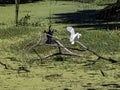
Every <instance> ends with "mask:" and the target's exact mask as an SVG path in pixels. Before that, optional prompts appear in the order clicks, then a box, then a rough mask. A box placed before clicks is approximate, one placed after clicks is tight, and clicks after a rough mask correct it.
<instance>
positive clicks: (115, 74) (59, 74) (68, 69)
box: [0, 1, 120, 90]
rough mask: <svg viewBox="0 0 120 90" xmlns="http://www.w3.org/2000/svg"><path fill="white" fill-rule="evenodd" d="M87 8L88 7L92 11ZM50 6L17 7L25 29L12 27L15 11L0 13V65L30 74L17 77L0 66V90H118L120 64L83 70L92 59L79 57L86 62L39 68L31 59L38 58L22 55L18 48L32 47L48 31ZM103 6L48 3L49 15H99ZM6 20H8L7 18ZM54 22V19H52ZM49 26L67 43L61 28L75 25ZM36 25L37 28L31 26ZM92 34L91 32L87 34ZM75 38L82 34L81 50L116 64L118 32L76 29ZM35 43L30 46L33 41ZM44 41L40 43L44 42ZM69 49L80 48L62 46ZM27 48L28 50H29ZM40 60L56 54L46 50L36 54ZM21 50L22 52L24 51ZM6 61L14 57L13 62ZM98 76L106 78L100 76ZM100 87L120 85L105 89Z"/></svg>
mask: <svg viewBox="0 0 120 90" xmlns="http://www.w3.org/2000/svg"><path fill="white" fill-rule="evenodd" d="M91 5H92V6H91ZM49 6H50V5H49V2H37V3H29V4H21V5H20V14H19V19H20V18H22V17H24V16H25V15H27V14H29V15H30V16H31V17H30V20H29V22H28V23H29V25H28V26H18V27H16V26H15V25H14V5H9V6H5V7H0V13H1V14H0V61H1V62H3V63H6V64H7V65H9V66H12V67H13V68H17V67H18V66H22V65H24V66H27V67H28V69H30V71H31V72H30V73H20V74H17V72H16V71H12V70H5V69H4V68H3V66H1V65H0V90H21V89H22V90H67V89H68V90H69V89H71V90H88V89H93V90H94V89H95V90H107V89H119V87H120V86H119V85H120V80H119V78H120V75H119V73H120V70H119V68H120V66H119V63H116V64H111V63H110V62H107V61H103V60H100V61H99V62H97V63H96V64H95V65H90V66H84V65H85V64H87V63H88V61H87V60H93V59H95V58H96V56H94V55H92V54H91V53H88V52H79V53H82V54H84V55H86V56H88V57H86V58H82V57H62V58H63V60H64V61H58V59H59V58H61V57H53V58H48V59H46V60H45V62H44V63H43V64H41V63H40V62H39V61H37V60H36V61H35V60H34V59H36V58H38V57H37V56H36V55H35V54H34V53H33V52H30V53H27V52H26V53H23V52H22V50H23V48H24V47H25V46H26V45H27V44H28V43H29V42H31V43H30V45H29V46H28V47H30V46H32V45H33V44H35V43H37V42H38V40H37V39H36V38H38V37H39V36H40V34H41V32H42V31H43V30H47V29H48V26H49V20H48V19H47V17H49V13H50V12H49V10H50V8H49ZM103 7H104V6H97V5H96V4H92V3H91V4H88V3H87V4H85V3H84V4H83V3H82V4H81V3H73V2H65V1H58V2H57V4H55V2H53V3H52V7H51V8H52V14H59V13H71V12H73V13H74V12H76V11H79V10H91V9H101V8H103ZM8 14H9V15H8ZM53 16H54V15H53ZM55 20H56V19H54V20H53V21H52V28H54V29H57V32H56V33H55V34H54V35H55V36H57V37H59V38H69V34H68V32H67V31H66V26H75V25H76V24H68V23H65V24H62V23H60V24H57V23H54V22H55ZM36 22H38V23H39V24H40V25H38V26H33V25H32V24H33V23H36ZM90 29H91V28H90ZM75 31H76V32H79V33H81V34H82V37H81V38H80V41H81V42H82V43H84V44H85V45H86V46H88V47H89V48H91V49H92V50H94V51H97V52H98V53H99V54H101V55H103V56H105V57H112V58H114V59H116V60H120V40H119V38H120V31H119V29H118V30H116V29H114V30H108V29H107V30H106V29H96V30H93V29H91V30H89V28H75ZM34 39H35V40H34ZM44 40H45V37H43V38H42V42H44ZM62 43H63V44H65V45H68V46H71V47H77V48H80V49H81V47H80V46H79V45H77V44H75V45H74V46H72V45H70V42H69V41H63V42H62ZM28 47H27V48H28ZM37 49H38V51H39V54H40V55H41V56H42V57H44V56H47V55H48V54H52V53H54V52H55V51H56V49H55V48H50V47H47V46H43V47H39V48H37ZM25 50H26V48H25ZM6 57H14V60H10V59H7V58H6ZM100 70H102V71H103V72H104V73H105V77H103V76H102V74H101V73H100ZM103 84H119V85H118V86H117V85H110V86H104V85H103Z"/></svg>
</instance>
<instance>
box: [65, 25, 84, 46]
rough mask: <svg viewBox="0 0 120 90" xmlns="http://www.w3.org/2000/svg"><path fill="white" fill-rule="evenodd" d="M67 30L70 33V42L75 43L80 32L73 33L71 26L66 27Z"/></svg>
mask: <svg viewBox="0 0 120 90" xmlns="http://www.w3.org/2000/svg"><path fill="white" fill-rule="evenodd" d="M67 31H68V32H70V33H71V35H70V42H71V44H75V39H76V38H77V39H79V38H80V37H81V36H82V34H80V33H75V31H74V28H73V27H67Z"/></svg>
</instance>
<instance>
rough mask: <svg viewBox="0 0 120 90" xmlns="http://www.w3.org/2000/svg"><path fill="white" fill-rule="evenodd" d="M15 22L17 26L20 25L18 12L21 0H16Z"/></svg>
mask: <svg viewBox="0 0 120 90" xmlns="http://www.w3.org/2000/svg"><path fill="white" fill-rule="evenodd" d="M15 7H16V8H15V22H16V26H18V13H19V0H15Z"/></svg>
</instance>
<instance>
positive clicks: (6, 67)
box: [0, 62, 8, 69]
mask: <svg viewBox="0 0 120 90" xmlns="http://www.w3.org/2000/svg"><path fill="white" fill-rule="evenodd" d="M0 64H1V65H2V66H4V67H5V69H8V66H7V65H6V64H4V63H2V62H0Z"/></svg>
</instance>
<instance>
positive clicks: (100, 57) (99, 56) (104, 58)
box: [76, 41, 117, 64]
mask: <svg viewBox="0 0 120 90" xmlns="http://www.w3.org/2000/svg"><path fill="white" fill-rule="evenodd" d="M76 42H77V43H78V44H79V45H80V46H82V47H83V48H84V49H86V50H87V51H89V52H91V53H93V54H94V55H96V56H97V57H98V58H97V60H99V59H103V60H106V61H109V62H111V63H117V61H116V60H114V59H112V58H106V57H103V56H101V55H99V54H98V53H96V52H95V51H93V50H91V49H89V48H88V47H86V46H85V45H84V44H82V43H81V42H79V41H76ZM95 62H96V61H95ZM95 62H94V63H93V64H95Z"/></svg>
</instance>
